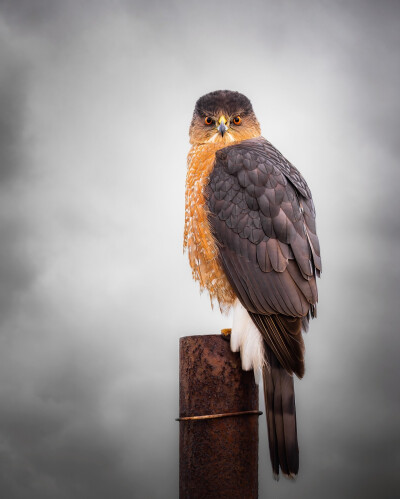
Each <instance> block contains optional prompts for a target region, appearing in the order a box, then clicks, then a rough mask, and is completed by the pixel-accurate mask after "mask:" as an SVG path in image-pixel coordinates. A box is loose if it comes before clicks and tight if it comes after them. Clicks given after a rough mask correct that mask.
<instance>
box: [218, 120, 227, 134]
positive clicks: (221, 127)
mask: <svg viewBox="0 0 400 499" xmlns="http://www.w3.org/2000/svg"><path fill="white" fill-rule="evenodd" d="M218 123H219V126H218V128H217V130H218V132H219V133H220V134H221V136H222V137H223V136H224V133H225V132H226V131H227V130H228V128H227V126H226V118H225V116H221V118H220V119H219V120H218Z"/></svg>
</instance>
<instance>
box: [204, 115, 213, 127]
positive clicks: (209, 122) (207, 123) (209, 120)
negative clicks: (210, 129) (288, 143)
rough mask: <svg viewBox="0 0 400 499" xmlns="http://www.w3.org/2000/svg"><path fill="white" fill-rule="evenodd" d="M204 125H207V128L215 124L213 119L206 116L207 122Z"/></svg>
mask: <svg viewBox="0 0 400 499" xmlns="http://www.w3.org/2000/svg"><path fill="white" fill-rule="evenodd" d="M204 123H205V124H206V125H207V126H210V125H212V124H213V119H212V118H210V117H209V116H206V118H205V120H204Z"/></svg>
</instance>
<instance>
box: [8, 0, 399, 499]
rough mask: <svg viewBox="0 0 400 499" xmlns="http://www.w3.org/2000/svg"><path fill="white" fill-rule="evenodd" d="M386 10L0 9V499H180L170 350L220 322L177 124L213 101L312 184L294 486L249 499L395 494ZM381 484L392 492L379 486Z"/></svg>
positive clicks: (238, 6) (392, 18) (264, 467)
mask: <svg viewBox="0 0 400 499" xmlns="http://www.w3.org/2000/svg"><path fill="white" fill-rule="evenodd" d="M399 21H400V4H399V2H397V1H389V0H388V1H382V2H374V1H372V0H371V1H370V2H367V1H364V2H362V1H353V2H345V1H332V0H331V1H322V0H321V1H304V2H295V1H279V2H278V1H276V2H271V1H261V0H260V1H255V0H250V1H249V2H243V1H239V0H231V1H230V2H215V1H209V0H206V1H202V2H183V1H182V0H175V1H172V2H167V1H162V0H160V1H154V0H153V1H151V0H149V1H145V0H141V1H139V0H137V1H128V0H126V1H122V0H120V1H118V0H115V1H112V0H109V1H106V0H103V1H96V2H94V1H85V2H83V1H61V0H59V1H54V0H53V1H50V0H35V1H32V0H8V1H7V0H2V1H0V222H1V223H0V496H1V497H2V498H6V499H8V498H10V499H28V498H29V499H67V498H72V497H73V498H76V499H92V498H93V499H94V498H96V499H107V498H111V497H113V498H114V497H115V498H118V499H119V498H120V499H124V498H128V497H129V498H132V497H135V498H136V497H137V498H150V499H152V498H167V499H169V498H172V499H173V498H175V497H177V495H178V424H177V423H176V422H175V421H174V418H175V417H176V415H177V412H178V339H179V337H180V336H183V335H191V334H199V333H213V332H218V331H219V329H220V328H221V327H229V325H230V320H231V319H230V318H228V319H227V318H223V317H221V316H220V314H219V313H218V312H217V311H214V312H212V311H211V310H210V307H209V301H208V298H207V297H206V296H202V297H200V296H199V293H198V289H197V286H196V284H195V283H193V282H192V280H191V275H190V271H189V267H188V264H187V261H186V258H185V257H184V256H183V255H182V229H183V219H184V209H183V204H184V182H185V168H186V154H187V151H188V148H189V144H188V125H189V122H190V119H191V113H192V110H193V106H194V102H195V100H196V99H197V98H198V97H199V96H200V95H202V94H204V93H206V92H208V91H211V90H215V89H219V88H229V89H235V90H240V91H242V92H243V93H245V94H246V95H248V96H249V97H250V98H251V100H252V101H253V105H254V108H255V111H256V113H257V115H258V117H259V120H260V122H261V124H262V128H263V134H264V135H265V136H266V137H267V138H268V139H269V140H270V141H271V142H272V143H273V144H274V145H275V146H276V147H278V148H279V149H280V150H281V151H282V152H283V153H284V154H285V155H286V156H287V157H288V158H289V159H290V160H291V161H292V162H293V163H295V165H296V166H297V167H298V168H299V169H300V170H301V171H302V172H303V174H304V175H305V177H306V178H307V180H308V183H309V185H310V187H311V189H312V191H313V195H314V199H315V203H316V206H317V212H318V228H319V234H320V239H321V244H322V250H323V262H324V273H323V279H322V280H321V281H320V307H319V318H318V320H317V321H315V322H313V324H312V326H311V330H310V333H309V334H308V335H307V337H306V346H307V357H306V361H307V364H306V365H307V373H306V377H305V379H304V380H303V381H302V382H301V383H297V384H296V393H297V408H298V422H299V437H300V447H301V470H300V475H299V477H298V480H297V481H296V483H289V482H287V481H285V480H281V481H280V482H279V483H276V482H273V481H272V476H271V468H270V464H269V458H268V455H267V440H266V439H267V435H266V428H265V422H264V418H260V473H259V474H260V498H268V499H269V498H274V499H275V498H276V499H283V498H289V497H296V498H297V499H300V498H319V497H323V498H327V499H337V498H348V499H350V498H354V497H363V498H365V499H367V498H375V497H381V498H392V497H394V495H395V493H396V492H395V491H396V487H399V485H400V483H399V474H398V473H399V466H400V451H399V447H400V429H399V418H400V397H399V392H398V382H399V374H400V372H399V371H400V368H399V360H398V358H399V347H400V335H399V331H398V329H399V327H398V324H399V320H400V307H399V296H400V294H399V278H400V275H399V274H400V265H399V250H398V245H399V235H400V230H399V229H400V227H399V219H398V214H399V211H400V202H399V185H400V173H399V160H398V158H399V155H400V145H399V144H400V143H399V137H398V133H399V125H400V123H399V121H400V119H399V116H400V99H399V88H400V60H399V50H400V30H399V28H398V26H399ZM397 490H398V489H397Z"/></svg>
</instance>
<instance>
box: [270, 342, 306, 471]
mask: <svg viewBox="0 0 400 499" xmlns="http://www.w3.org/2000/svg"><path fill="white" fill-rule="evenodd" d="M265 351H266V357H267V359H266V360H267V362H268V365H265V366H264V368H263V381H264V396H265V407H266V416H267V425H268V441H269V451H270V457H271V463H272V469H273V473H274V476H275V478H278V477H279V469H281V471H282V473H283V474H284V475H286V476H288V477H290V478H294V477H295V476H296V475H297V473H298V471H299V447H298V443H297V425H296V405H295V398H294V384H293V377H292V376H290V375H289V374H288V373H287V372H286V370H285V369H284V368H283V367H281V365H280V363H279V362H278V359H277V358H276V356H275V354H274V353H273V352H272V350H271V349H270V348H269V347H268V346H267V344H265Z"/></svg>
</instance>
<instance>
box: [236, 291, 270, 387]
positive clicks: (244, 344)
mask: <svg viewBox="0 0 400 499" xmlns="http://www.w3.org/2000/svg"><path fill="white" fill-rule="evenodd" d="M231 350H232V352H239V351H240V358H241V360H242V368H243V370H244V371H250V370H251V369H253V370H254V377H255V379H256V381H257V382H258V379H259V376H260V374H261V369H262V367H263V365H264V363H265V352H264V343H263V338H262V336H261V333H260V331H259V330H258V329H257V327H256V325H255V324H254V322H253V321H252V320H251V318H250V315H249V314H248V312H247V310H246V309H245V308H244V307H243V306H242V304H241V303H240V301H239V300H236V302H235V305H234V310H233V326H232V333H231Z"/></svg>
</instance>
